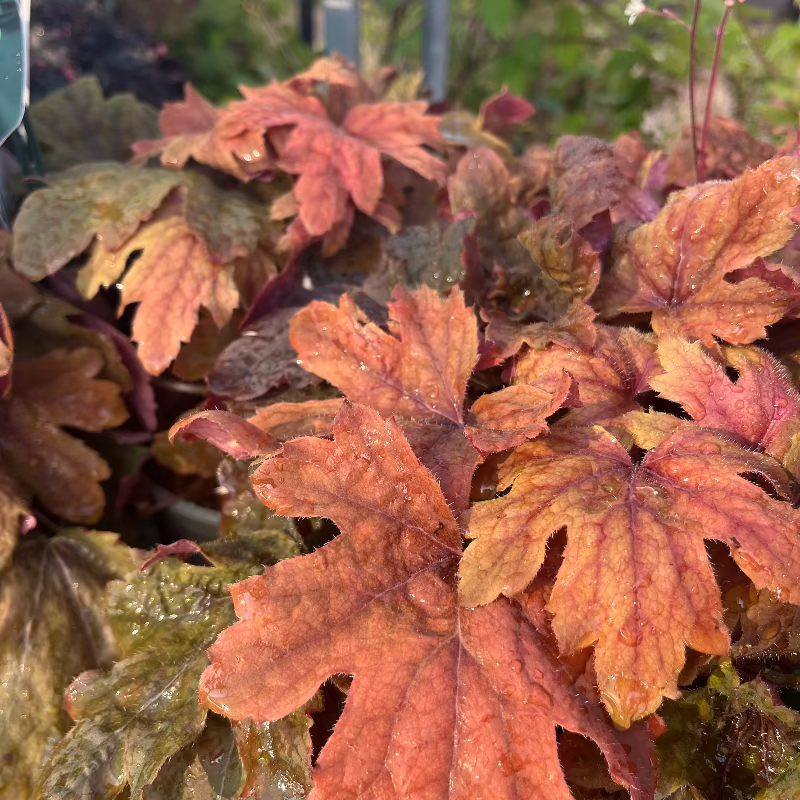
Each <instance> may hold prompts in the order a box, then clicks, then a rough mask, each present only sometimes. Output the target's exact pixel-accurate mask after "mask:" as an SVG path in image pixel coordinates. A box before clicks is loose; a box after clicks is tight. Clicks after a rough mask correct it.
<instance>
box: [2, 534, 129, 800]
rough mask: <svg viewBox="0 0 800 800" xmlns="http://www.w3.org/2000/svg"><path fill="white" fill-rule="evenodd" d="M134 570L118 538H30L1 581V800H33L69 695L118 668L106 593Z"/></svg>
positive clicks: (63, 726) (63, 725) (63, 723)
mask: <svg viewBox="0 0 800 800" xmlns="http://www.w3.org/2000/svg"><path fill="white" fill-rule="evenodd" d="M133 567H134V564H133V560H132V558H131V553H130V550H129V549H128V548H127V547H124V546H122V545H120V544H119V543H118V539H117V536H116V535H115V534H110V533H83V532H68V533H64V534H62V535H60V536H56V537H54V538H52V539H45V538H44V537H42V536H39V535H37V534H28V535H27V536H26V537H24V538H23V539H22V540H21V542H20V544H19V545H18V547H17V549H16V551H15V553H14V556H13V560H12V562H11V564H10V565H9V566H8V567H7V568H6V569H5V570H4V571H3V572H2V573H1V574H0V609H2V612H1V616H0V798H2V800H28V798H32V797H33V787H34V785H35V783H36V779H37V775H38V773H39V768H40V765H41V763H42V761H43V759H44V758H45V757H46V756H47V755H48V753H49V751H50V750H51V749H52V748H53V746H54V745H55V744H56V742H58V740H59V738H60V737H61V736H62V735H63V734H64V733H65V732H66V731H67V729H68V728H69V726H70V721H69V717H68V716H67V715H66V714H65V713H64V710H63V708H64V702H63V698H64V690H65V689H66V687H67V685H68V684H69V682H70V681H71V680H72V679H73V678H74V677H75V676H76V675H77V674H78V673H80V672H82V671H83V670H86V669H94V668H97V667H107V666H108V665H109V664H110V663H111V661H112V659H113V656H114V645H113V639H112V636H111V631H110V629H109V626H108V621H107V618H106V615H105V612H104V607H103V599H104V591H105V586H106V583H107V582H108V581H109V580H112V579H115V578H119V577H120V576H121V575H124V574H125V573H126V572H128V571H130V570H132V569H133Z"/></svg>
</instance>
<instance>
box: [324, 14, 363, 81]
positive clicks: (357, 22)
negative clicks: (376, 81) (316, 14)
mask: <svg viewBox="0 0 800 800" xmlns="http://www.w3.org/2000/svg"><path fill="white" fill-rule="evenodd" d="M360 11H361V9H360V0H325V49H326V50H327V52H328V54H329V55H333V53H339V54H340V55H342V56H344V57H345V58H346V59H347V60H348V61H351V62H352V63H353V64H355V65H356V66H358V65H359V63H360V61H361V59H360V49H361V48H360V43H361V19H360V17H361V13H360Z"/></svg>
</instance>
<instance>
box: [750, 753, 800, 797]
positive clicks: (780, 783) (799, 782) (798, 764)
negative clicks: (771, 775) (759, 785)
mask: <svg viewBox="0 0 800 800" xmlns="http://www.w3.org/2000/svg"><path fill="white" fill-rule="evenodd" d="M798 797H800V759H798V760H797V761H795V762H794V763H793V764H792V765H791V766H790V767H789V769H787V770H786V772H784V773H783V775H781V777H780V778H778V780H777V781H775V783H773V784H772V786H769V787H768V788H766V789H764V790H763V791H762V792H759V793H758V794H757V795H756V798H755V800H797V798H798Z"/></svg>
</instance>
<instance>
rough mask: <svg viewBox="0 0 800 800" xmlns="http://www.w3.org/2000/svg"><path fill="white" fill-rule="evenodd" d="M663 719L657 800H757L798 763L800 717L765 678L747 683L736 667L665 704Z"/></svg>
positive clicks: (785, 796)
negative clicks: (682, 799) (664, 730)
mask: <svg viewBox="0 0 800 800" xmlns="http://www.w3.org/2000/svg"><path fill="white" fill-rule="evenodd" d="M659 713H660V714H661V716H662V717H663V719H664V722H665V723H666V725H667V733H665V734H664V735H663V736H662V737H661V738H660V739H659V740H658V760H659V797H670V798H671V797H673V796H674V797H681V796H685V797H701V798H706V797H707V798H716V797H731V798H742V800H744V799H745V798H754V797H756V795H757V793H758V792H759V790H762V789H765V788H766V787H769V786H772V785H774V784H776V782H777V781H778V780H784V778H783V777H782V776H783V775H784V773H787V770H789V769H790V768H791V767H792V765H793V764H794V762H795V761H796V760H797V759H798V757H800V714H798V713H797V712H796V711H792V710H791V709H789V708H786V707H785V706H783V705H782V704H781V702H780V699H779V698H778V695H777V692H776V691H775V690H774V688H773V687H772V686H771V685H770V684H768V683H767V682H766V681H764V680H762V679H761V678H755V679H754V680H752V681H749V682H748V683H742V682H741V680H740V678H739V676H738V674H737V673H736V671H735V670H734V669H733V667H732V666H731V665H730V662H726V663H724V664H723V665H722V666H721V667H718V668H717V669H716V670H715V671H714V672H713V673H712V675H711V677H710V679H709V681H708V685H707V687H706V688H705V689H700V690H697V691H694V692H687V693H686V694H685V695H684V697H683V698H682V699H681V700H678V701H675V700H666V701H665V702H664V704H663V705H662V707H661V709H660V710H659ZM785 780H789V776H788V773H787V774H786V777H785ZM679 790H683V792H684V794H683V795H681V794H679V793H678V792H679ZM689 790H693V791H694V792H695V794H694V795H693V794H692V793H691V792H690V791H689ZM687 792H689V793H688V794H687ZM674 793H678V794H674ZM758 797H759V798H761V797H762V795H758ZM766 797H767V798H772V797H775V798H777V797H780V798H781V800H789V799H790V798H792V795H791V794H776V795H766Z"/></svg>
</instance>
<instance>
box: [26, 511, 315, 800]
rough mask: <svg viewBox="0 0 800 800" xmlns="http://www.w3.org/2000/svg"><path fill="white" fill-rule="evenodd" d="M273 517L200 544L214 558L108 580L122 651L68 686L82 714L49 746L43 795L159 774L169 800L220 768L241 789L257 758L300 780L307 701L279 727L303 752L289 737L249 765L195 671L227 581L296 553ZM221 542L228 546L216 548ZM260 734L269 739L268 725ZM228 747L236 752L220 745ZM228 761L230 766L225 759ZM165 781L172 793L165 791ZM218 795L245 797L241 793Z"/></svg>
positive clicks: (227, 620)
mask: <svg viewBox="0 0 800 800" xmlns="http://www.w3.org/2000/svg"><path fill="white" fill-rule="evenodd" d="M276 522H277V525H276V526H273V529H270V528H269V527H268V526H269V523H267V525H263V526H262V528H261V529H260V530H259V531H257V532H256V533H252V534H251V533H249V532H242V535H241V536H240V535H239V532H238V531H236V530H233V531H228V532H227V534H226V536H225V537H223V538H221V539H220V540H218V541H215V542H211V543H209V544H208V548H205V547H203V548H202V549H201V548H199V547H195V551H196V552H201V553H202V554H203V555H204V556H205V557H206V558H208V559H209V560H210V561H211V562H212V564H214V566H211V567H194V566H188V565H185V564H180V563H178V562H177V561H175V560H172V559H170V560H167V561H163V562H162V563H158V564H156V565H155V566H154V567H152V568H151V569H148V570H146V571H145V572H139V573H137V574H136V575H134V576H133V577H129V578H128V579H127V580H125V581H115V582H113V583H111V584H110V585H109V587H108V590H107V614H108V618H109V622H110V625H111V628H112V630H113V634H114V641H115V642H116V644H117V646H118V649H119V652H120V660H118V661H117V662H116V663H115V664H114V666H113V667H112V668H111V669H110V670H108V671H106V672H100V671H93V672H85V673H83V674H82V675H80V676H79V677H78V678H77V679H76V680H75V681H74V682H73V683H72V685H71V686H70V687H69V689H68V691H67V699H66V705H67V710H68V712H69V714H70V716H72V718H73V719H74V720H75V722H76V724H75V726H74V727H72V728H71V729H70V730H69V732H68V733H67V734H66V736H64V738H63V739H62V740H61V742H60V743H59V744H58V746H57V747H56V748H55V749H54V750H53V752H52V754H51V755H50V756H49V759H48V761H47V764H46V765H45V768H44V770H43V772H42V775H41V778H40V781H39V787H38V790H39V793H40V796H42V797H47V798H52V800H62V798H63V800H67V799H68V798H73V797H91V796H95V795H97V796H103V797H106V796H116V795H117V794H119V793H120V792H122V791H123V789H124V788H125V787H126V786H128V787H129V792H130V796H131V797H132V798H134V799H135V800H139V798H142V797H143V791H144V790H145V788H146V787H148V786H149V785H150V784H151V783H153V787H152V789H149V790H148V793H146V794H144V797H148V798H151V799H152V800H155V799H156V798H164V797H168V798H170V800H173V798H179V797H183V796H186V797H187V798H188V797H192V796H194V795H193V794H192V793H191V792H189V788H190V787H191V786H192V785H193V782H195V781H196V780H200V781H201V782H200V785H202V780H201V779H203V778H205V780H207V781H208V782H210V783H211V785H212V786H214V785H217V786H218V787H219V784H220V783H221V782H224V781H225V780H226V778H224V777H223V776H224V775H227V776H228V778H227V779H230V780H231V782H233V781H234V778H235V776H236V775H238V776H239V781H240V783H239V785H238V786H236V787H234V786H231V787H230V788H231V789H233V788H238V789H240V790H241V789H242V788H243V784H244V782H245V780H246V779H247V778H248V777H249V778H250V779H252V782H253V783H255V782H256V779H257V778H258V774H252V775H250V776H248V769H249V770H250V771H251V772H252V771H253V770H255V771H256V772H257V771H258V770H259V769H260V770H261V777H262V778H265V777H266V776H265V774H264V773H265V772H267V771H269V770H271V771H272V775H271V778H272V781H273V788H275V787H276V786H280V784H281V781H283V782H285V783H286V784H288V785H292V784H293V783H294V784H295V785H297V784H298V783H302V782H303V776H304V775H305V776H307V775H308V770H309V768H310V763H309V762H310V742H309V741H308V721H307V720H304V719H303V716H304V714H303V712H300V713H299V715H298V717H299V718H297V719H295V720H294V722H293V723H292V721H291V720H289V721H283V722H281V723H278V726H277V727H278V730H280V729H281V726H283V727H284V728H288V726H287V722H288V723H292V726H293V730H292V741H291V743H290V744H291V745H292V746H293V747H294V749H295V750H296V753H294V754H293V753H292V752H291V751H289V750H288V748H284V747H283V746H281V751H280V752H274V753H273V754H272V763H271V766H270V764H269V763H268V764H266V765H261V766H260V767H259V765H258V764H257V763H256V762H255V761H254V760H253V758H252V756H251V755H248V756H247V759H248V760H249V766H248V767H245V766H244V765H243V763H242V759H240V757H239V755H238V749H237V745H236V741H235V736H234V733H233V732H232V731H231V729H230V725H228V724H227V723H225V724H223V723H222V721H221V720H219V719H216V720H212V721H211V722H210V723H209V722H207V711H206V709H205V708H204V707H203V706H201V705H200V702H199V699H198V696H197V684H198V680H199V678H200V675H201V673H202V671H203V670H204V669H205V667H206V666H207V664H208V657H207V655H206V648H207V647H208V646H209V645H210V644H211V643H212V642H213V640H214V638H215V637H216V636H217V634H219V632H220V631H222V630H223V629H224V628H226V627H227V626H228V625H230V624H231V622H232V621H233V619H234V613H233V603H232V601H231V598H230V594H229V592H228V588H229V586H230V585H231V583H233V582H235V581H237V580H241V579H242V578H245V577H247V576H250V575H254V574H258V573H259V572H261V570H262V566H261V564H274V563H276V562H277V561H278V560H279V559H280V558H282V557H285V556H289V555H296V554H297V553H298V552H299V548H298V547H297V545H296V543H294V539H293V538H292V539H291V541H292V542H293V543H294V547H287V545H286V543H285V540H286V539H289V538H291V537H289V536H288V534H287V533H285V532H284V530H283V529H285V525H284V524H283V522H287V521H283V522H281V521H280V520H276ZM215 550H219V551H220V552H221V555H220V556H219V558H217V556H216V554H215ZM234 552H238V555H237V556H234ZM220 728H222V729H221V730H220ZM256 735H257V736H263V737H266V738H267V740H268V739H269V736H270V730H264V731H263V732H257V733H256ZM221 741H223V742H227V744H226V745H222V744H221ZM220 746H223V747H227V748H228V752H226V753H220V752H219V748H220ZM252 746H253V745H247V748H248V749H249V748H252ZM210 753H215V755H213V756H212V755H210ZM304 759H305V764H304V763H303V761H304ZM282 760H283V761H285V762H286V763H281V761H282ZM165 762H166V763H165ZM228 762H230V768H226V767H225V764H226V763H228ZM215 764H216V765H217V766H215ZM217 771H219V772H217ZM215 776H216V777H215ZM306 781H307V778H306ZM179 789H180V791H181V792H183V791H185V794H181V793H180V792H179ZM165 791H168V792H171V794H166V796H165V794H164V792H165ZM198 791H199V786H198ZM159 792H161V794H159ZM199 796H202V795H199ZM210 796H211V797H215V796H216V797H219V794H218V795H213V794H212V795H210ZM222 796H223V797H230V798H235V797H240V796H241V792H236V793H233V792H232V793H231V794H229V795H228V794H224V793H222ZM267 796H269V795H267Z"/></svg>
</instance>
